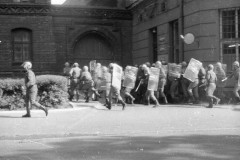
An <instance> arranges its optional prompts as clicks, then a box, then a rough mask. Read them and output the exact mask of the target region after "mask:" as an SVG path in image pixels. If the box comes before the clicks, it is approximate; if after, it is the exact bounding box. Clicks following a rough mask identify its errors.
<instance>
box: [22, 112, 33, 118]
mask: <svg viewBox="0 0 240 160" xmlns="http://www.w3.org/2000/svg"><path fill="white" fill-rule="evenodd" d="M22 117H23V118H28V117H31V115H30V114H29V113H27V114H25V115H23V116H22Z"/></svg>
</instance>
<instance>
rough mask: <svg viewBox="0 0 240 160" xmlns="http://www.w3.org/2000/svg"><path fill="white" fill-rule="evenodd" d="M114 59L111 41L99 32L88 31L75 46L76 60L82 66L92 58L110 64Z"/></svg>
mask: <svg viewBox="0 0 240 160" xmlns="http://www.w3.org/2000/svg"><path fill="white" fill-rule="evenodd" d="M113 59H114V56H113V50H112V46H111V45H110V43H109V42H108V41H107V39H105V38H104V37H102V36H101V35H99V34H97V33H88V34H87V35H85V36H84V37H81V38H80V39H79V40H78V42H77V43H76V45H75V47H74V62H78V63H79V65H80V67H82V66H84V65H88V64H89V62H90V61H91V60H97V62H99V63H101V64H103V65H108V64H109V63H111V62H112V61H113Z"/></svg>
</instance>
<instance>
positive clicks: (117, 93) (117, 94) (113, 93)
mask: <svg viewBox="0 0 240 160" xmlns="http://www.w3.org/2000/svg"><path fill="white" fill-rule="evenodd" d="M113 65H114V64H113V63H110V64H109V72H110V73H111V77H112V72H113ZM113 96H114V97H116V98H117V100H118V102H120V103H121V104H122V110H124V109H125V107H126V103H125V102H124V101H123V99H122V97H121V95H120V88H116V87H114V86H113V85H112V84H111V89H110V93H109V95H108V97H109V103H108V105H107V108H108V109H109V110H110V109H111V108H112V104H111V102H112V97H113Z"/></svg>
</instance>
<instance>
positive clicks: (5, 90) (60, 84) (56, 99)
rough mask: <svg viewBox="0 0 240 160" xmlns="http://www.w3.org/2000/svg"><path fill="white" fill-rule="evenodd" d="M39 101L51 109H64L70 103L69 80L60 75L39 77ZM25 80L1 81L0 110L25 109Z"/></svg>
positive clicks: (6, 79)
mask: <svg viewBox="0 0 240 160" xmlns="http://www.w3.org/2000/svg"><path fill="white" fill-rule="evenodd" d="M36 78H37V86H38V96H37V101H39V102H40V103H41V104H42V105H44V106H46V107H51V108H59V107H63V105H65V104H66V102H67V101H68V91H67V79H66V78H65V77H63V76H58V75H40V76H37V77H36ZM22 86H24V87H25V84H24V79H23V78H4V79H0V96H1V98H0V108H10V109H20V108H24V98H25V95H26V90H25V88H23V87H22Z"/></svg>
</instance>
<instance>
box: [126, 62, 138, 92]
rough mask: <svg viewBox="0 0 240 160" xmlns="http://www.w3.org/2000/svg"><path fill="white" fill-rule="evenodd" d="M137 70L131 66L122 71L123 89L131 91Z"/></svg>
mask: <svg viewBox="0 0 240 160" xmlns="http://www.w3.org/2000/svg"><path fill="white" fill-rule="evenodd" d="M137 72H138V68H137V67H133V66H127V67H126V69H125V71H124V80H123V87H126V88H131V89H133V88H134V87H135V82H136V78H137Z"/></svg>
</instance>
